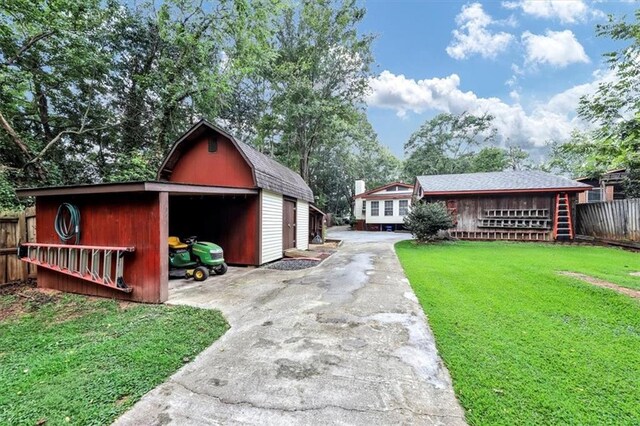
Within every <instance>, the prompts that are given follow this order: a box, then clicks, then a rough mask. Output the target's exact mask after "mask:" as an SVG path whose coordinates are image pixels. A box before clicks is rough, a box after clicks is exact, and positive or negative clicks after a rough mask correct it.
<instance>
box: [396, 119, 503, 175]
mask: <svg viewBox="0 0 640 426" xmlns="http://www.w3.org/2000/svg"><path fill="white" fill-rule="evenodd" d="M492 121H493V116H491V115H489V114H485V115H482V116H475V115H471V114H468V113H463V114H461V115H454V114H448V113H445V114H439V115H437V116H436V117H434V118H432V119H431V120H428V121H427V122H426V123H424V124H423V125H422V126H421V127H420V129H418V131H417V132H415V133H413V134H412V135H411V137H410V138H409V140H408V141H407V143H405V146H404V150H405V156H406V157H407V159H406V161H405V167H404V174H405V176H406V177H411V178H413V177H415V176H419V175H430V174H449V173H463V172H465V171H469V170H471V169H472V168H473V166H472V157H473V155H474V152H475V151H476V150H477V148H478V147H480V146H482V145H484V144H488V143H491V142H492V141H493V140H494V139H495V136H496V130H495V128H493V127H492V124H491V123H492ZM485 154H486V153H485Z"/></svg>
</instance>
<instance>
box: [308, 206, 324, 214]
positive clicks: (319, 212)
mask: <svg viewBox="0 0 640 426" xmlns="http://www.w3.org/2000/svg"><path fill="white" fill-rule="evenodd" d="M309 208H310V209H311V210H313V211H314V212H316V213H318V214H321V215H322V216H325V214H324V212H323V211H322V210H320V209H319V208H317V207H316V206H315V205H313V204H311V203H309Z"/></svg>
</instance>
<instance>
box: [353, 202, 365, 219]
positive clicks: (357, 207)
mask: <svg viewBox="0 0 640 426" xmlns="http://www.w3.org/2000/svg"><path fill="white" fill-rule="evenodd" d="M362 202H363V199H362V198H356V201H355V203H354V206H353V215H354V216H355V217H356V219H358V220H361V219H364V217H365V215H363V214H362Z"/></svg>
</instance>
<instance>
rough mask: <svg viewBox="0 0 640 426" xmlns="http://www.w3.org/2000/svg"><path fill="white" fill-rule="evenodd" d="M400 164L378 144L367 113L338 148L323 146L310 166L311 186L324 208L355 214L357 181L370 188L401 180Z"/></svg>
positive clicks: (330, 210)
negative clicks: (353, 199)
mask: <svg viewBox="0 0 640 426" xmlns="http://www.w3.org/2000/svg"><path fill="white" fill-rule="evenodd" d="M400 171H401V163H400V160H398V159H397V158H396V157H395V156H394V155H393V154H392V153H391V152H390V151H389V149H388V148H386V147H385V146H383V145H381V144H380V142H379V141H378V138H377V135H376V133H375V132H374V130H373V128H372V127H371V124H370V123H369V122H368V121H367V118H366V116H365V115H364V114H361V115H360V121H359V122H358V124H356V125H354V126H352V128H351V130H350V131H349V132H346V133H345V134H344V135H342V136H341V138H340V141H338V143H337V144H336V145H335V146H331V147H321V148H320V149H319V151H318V152H317V153H316V155H315V156H314V158H313V160H312V163H311V187H312V189H313V191H314V193H315V194H316V195H317V197H318V198H317V204H318V205H319V206H320V208H321V209H325V210H326V211H329V212H332V213H336V214H338V215H342V216H344V215H346V214H353V212H352V211H351V209H352V208H353V204H352V198H353V196H354V181H355V180H356V179H363V180H365V182H367V185H368V186H369V187H370V188H373V187H376V186H381V185H383V184H386V183H389V182H390V181H394V180H398V179H399V176H400Z"/></svg>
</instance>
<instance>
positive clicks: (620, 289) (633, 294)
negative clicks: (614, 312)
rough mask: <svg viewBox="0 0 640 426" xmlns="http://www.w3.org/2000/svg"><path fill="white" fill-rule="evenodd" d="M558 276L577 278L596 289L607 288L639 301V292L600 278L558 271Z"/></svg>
mask: <svg viewBox="0 0 640 426" xmlns="http://www.w3.org/2000/svg"><path fill="white" fill-rule="evenodd" d="M558 274H560V275H564V276H567V277H572V278H577V279H579V280H582V281H584V282H587V283H589V284H593V285H595V286H598V287H603V288H608V289H610V290H614V291H617V292H618V293H622V294H624V295H627V296H629V297H633V298H634V299H640V290H634V289H631V288H626V287H621V286H619V285H617V284H614V283H610V282H609V281H605V280H601V279H600V278H594V277H591V276H589V275H585V274H579V273H577V272H570V271H560V272H558Z"/></svg>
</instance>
